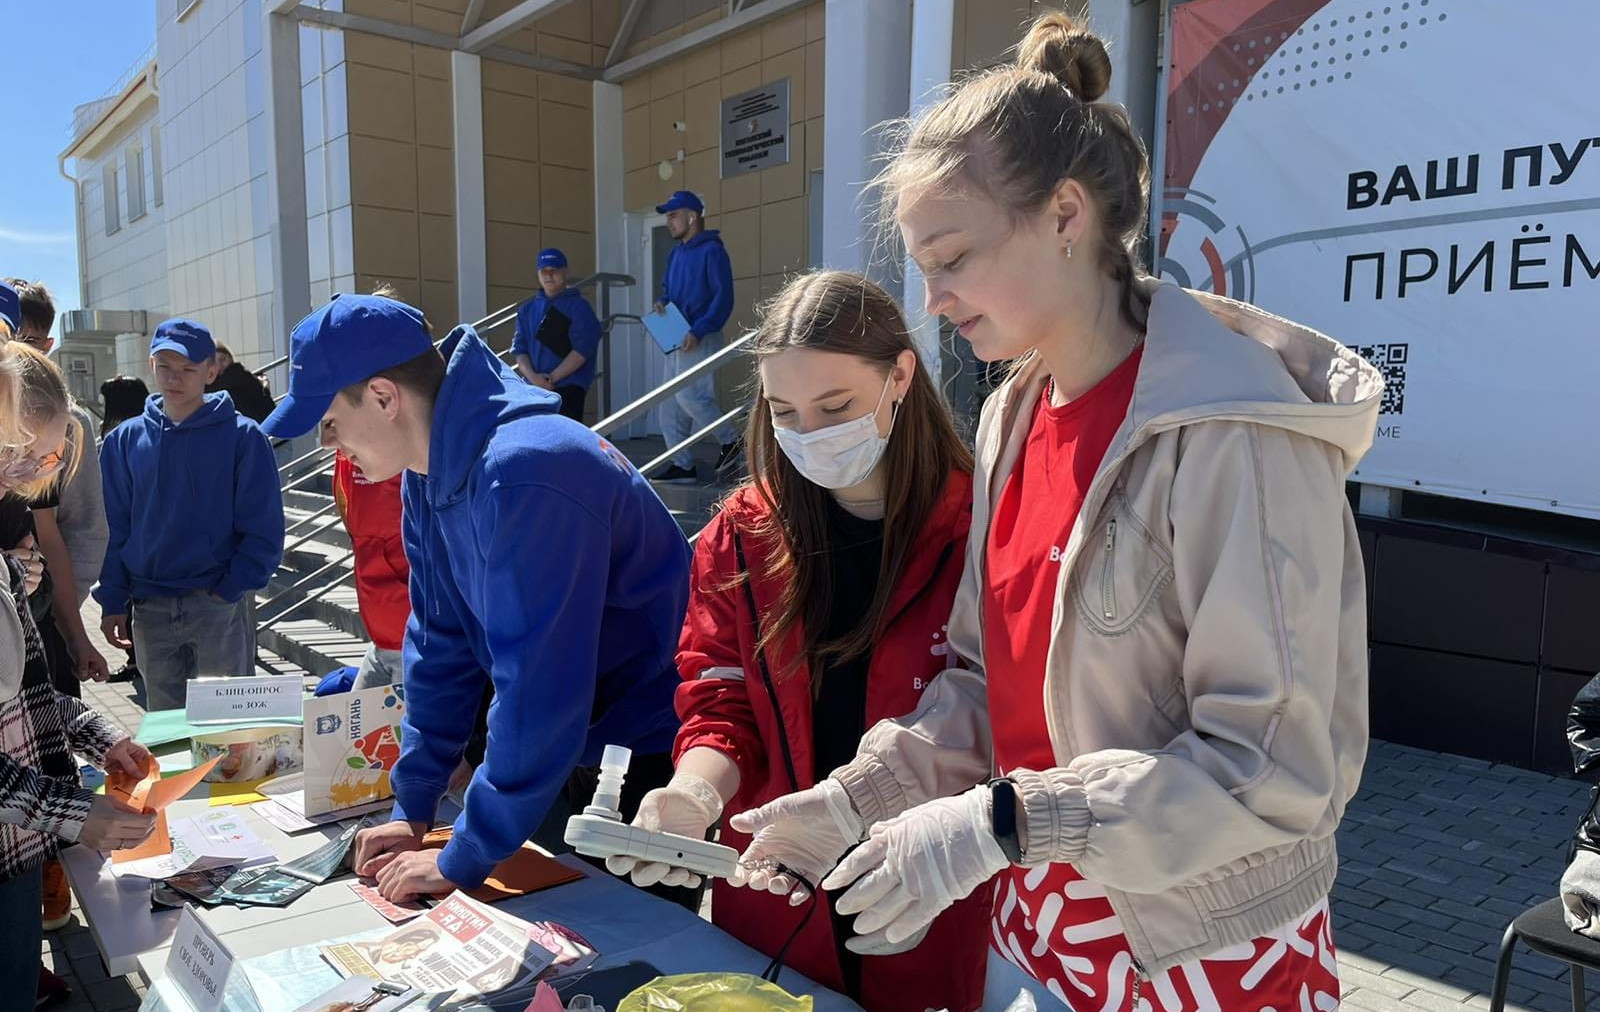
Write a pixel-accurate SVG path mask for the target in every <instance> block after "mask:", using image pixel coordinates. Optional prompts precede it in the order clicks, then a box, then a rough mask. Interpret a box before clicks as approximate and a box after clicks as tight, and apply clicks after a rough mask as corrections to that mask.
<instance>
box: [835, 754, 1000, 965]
mask: <svg viewBox="0 0 1600 1012" xmlns="http://www.w3.org/2000/svg"><path fill="white" fill-rule="evenodd" d="M991 811H992V808H991V801H990V793H989V787H988V785H987V784H980V785H979V786H977V787H974V788H972V789H971V790H969V791H967V792H966V793H965V794H958V795H957V796H955V797H953V798H940V799H939V800H937V801H929V802H927V803H925V804H921V805H918V806H917V807H915V808H913V809H911V810H909V811H907V812H905V813H903V814H901V815H898V816H896V817H894V818H893V819H888V820H886V821H884V822H880V823H878V824H877V825H876V826H873V827H872V832H871V833H870V834H868V836H867V841H866V842H865V843H863V844H862V845H861V846H860V847H857V848H856V849H855V850H854V851H853V852H852V853H851V854H850V856H849V857H847V858H845V859H844V860H843V861H842V862H840V864H839V867H837V868H835V869H834V870H833V873H832V874H830V875H829V876H828V877H827V878H826V879H823V881H822V888H824V889H826V890H828V891H830V892H831V891H833V890H836V889H843V888H844V887H845V886H850V888H849V890H848V891H847V892H845V894H844V895H842V896H840V897H839V898H838V899H837V900H835V901H834V904H833V907H834V909H835V910H837V911H838V912H839V913H841V914H855V915H856V920H855V932H856V936H857V937H855V938H852V939H850V940H849V941H848V942H846V943H845V947H846V948H848V949H850V950H852V951H854V952H860V953H864V954H869V955H870V954H876V953H881V952H885V951H896V950H898V949H900V948H902V947H903V946H904V943H906V942H907V941H910V940H912V939H913V938H915V937H916V936H917V934H918V932H921V931H925V930H927V927H928V925H929V924H931V923H932V922H933V919H934V918H935V917H936V916H938V915H939V914H940V913H942V912H943V911H944V910H946V909H947V908H948V907H949V906H950V905H951V904H953V903H954V902H955V901H956V900H959V899H961V898H963V897H965V896H967V895H969V894H970V893H971V892H972V891H973V890H974V889H976V888H978V887H979V886H981V885H983V884H984V883H985V882H987V881H989V879H990V878H992V877H994V875H995V874H996V873H998V872H1000V871H1003V870H1004V869H1005V868H1007V867H1008V866H1009V865H1010V863H1011V862H1010V861H1008V860H1006V855H1005V852H1003V851H1002V850H1001V849H1000V843H999V841H997V840H996V839H995V838H994V829H993V825H994V824H993V822H992V821H991ZM852 882H854V883H855V884H854V885H850V883H852Z"/></svg>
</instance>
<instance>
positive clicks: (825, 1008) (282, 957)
mask: <svg viewBox="0 0 1600 1012" xmlns="http://www.w3.org/2000/svg"><path fill="white" fill-rule="evenodd" d="M561 860H562V861H563V862H564V863H567V864H571V865H572V866H573V867H576V868H580V869H582V870H584V871H585V872H587V873H590V874H588V875H587V877H585V878H584V879H583V880H582V881H581V882H573V883H570V884H568V885H562V886H557V887H555V888H554V889H546V890H544V891H542V892H538V893H533V894H532V895H529V896H521V897H517V898H515V899H510V900H506V901H505V902H504V903H501V904H499V905H498V907H497V908H498V909H500V910H504V911H505V912H506V913H509V914H512V915H514V916H516V917H521V918H523V919H524V920H530V921H531V920H551V921H557V922H559V923H561V924H565V925H568V926H569V927H571V928H573V929H575V930H577V931H578V932H580V933H581V934H582V935H583V936H584V937H585V938H587V939H589V941H590V942H592V943H594V946H595V948H596V949H597V950H599V952H600V960H599V962H598V963H597V964H596V965H597V966H617V965H620V964H622V963H626V962H628V961H630V960H642V961H644V962H647V963H650V964H651V965H653V966H656V967H658V968H660V969H661V971H662V972H663V973H700V972H705V971H718V970H720V971H731V972H736V973H750V974H759V973H760V972H761V971H762V970H763V969H764V968H765V967H766V965H767V962H768V960H767V957H766V956H763V955H761V954H760V953H758V952H756V951H755V950H754V949H751V948H749V947H748V946H746V945H744V944H742V943H740V942H737V941H735V940H734V939H733V938H732V937H730V936H729V935H727V934H726V933H724V932H723V931H721V930H719V929H718V928H715V927H712V926H711V924H709V923H708V922H706V921H703V920H701V919H700V918H698V917H696V916H695V915H694V914H692V913H690V912H689V911H687V910H685V909H683V908H682V907H679V906H675V905H673V904H671V903H668V902H666V901H665V900H660V899H657V898H655V897H654V896H651V895H649V894H648V893H644V892H641V891H640V890H638V889H635V888H633V887H632V886H628V885H625V884H624V883H622V882H619V881H617V880H616V879H614V878H611V877H610V876H609V875H604V874H601V873H598V872H595V871H594V869H593V868H591V867H590V866H588V865H586V864H584V863H583V862H582V861H579V860H578V859H577V858H573V857H564V858H561ZM331 884H332V885H335V886H336V887H337V888H341V889H342V888H344V885H343V883H342V882H340V883H331ZM383 933H385V932H384V931H381V930H380V931H377V932H368V933H367V934H365V935H357V936H354V937H357V938H361V937H372V936H374V935H378V934H383ZM341 940H343V939H307V940H306V941H307V944H306V945H303V946H300V947H297V948H293V949H285V950H283V951H281V952H274V953H271V954H269V955H266V956H258V957H256V958H255V959H247V960H244V961H243V962H242V963H240V964H239V966H240V967H242V968H243V970H244V972H245V974H246V975H247V976H248V978H249V984H250V987H249V991H254V1000H252V996H251V995H250V994H249V993H248V991H247V990H246V989H245V988H242V987H239V986H237V985H236V984H235V985H233V986H230V987H229V989H228V993H227V997H226V1001H225V1003H224V1005H223V1009H224V1012H290V1010H292V1009H295V1008H298V1007H299V1006H300V1005H302V1004H304V1003H305V1002H308V1001H310V1000H311V999H313V998H315V997H316V996H317V995H319V994H321V993H322V992H324V991H326V990H327V989H328V988H330V987H332V986H333V985H334V984H336V983H338V981H339V975H338V974H337V973H335V972H334V970H333V968H332V967H331V966H329V965H328V963H327V962H326V961H325V960H323V959H322V957H321V956H320V955H319V954H318V951H317V950H318V946H320V945H324V944H327V943H328V942H330V941H341ZM238 974H239V970H238V969H235V972H234V975H235V978H237V976H238ZM780 983H781V984H782V986H783V987H784V989H785V990H787V991H789V992H790V993H792V994H809V995H811V996H812V998H813V1000H814V1003H815V1012H860V1006H858V1005H856V1004H855V1003H854V1002H852V1001H850V1000H849V999H847V998H845V997H843V996H842V995H839V994H837V993H836V992H833V991H830V990H828V989H827V988H824V987H822V986H820V985H818V984H815V983H813V982H811V981H810V980H808V979H806V978H805V977H802V976H800V975H799V974H798V973H796V972H794V971H793V970H785V971H784V972H783V976H782V978H781V980H780ZM442 1000H443V996H437V997H436V999H435V1000H434V1001H433V1002H432V1003H429V1002H428V1001H427V1000H426V999H424V1000H422V1001H418V1002H416V1003H414V1004H412V1005H410V1006H407V1012H410V1010H411V1009H427V1008H429V1007H430V1005H436V1004H438V1003H439V1002H440V1001H442ZM527 1003H528V997H527V995H525V994H524V995H522V996H521V997H519V998H509V999H506V1000H503V1001H501V1002H499V1003H494V1002H488V1003H485V1002H478V1003H474V1004H470V1005H466V1006H462V1007H463V1008H471V1009H494V1010H495V1012H522V1009H523V1008H524V1007H525V1006H526V1005H527ZM139 1008H140V1012H189V1010H188V1005H187V1004H186V1003H185V1001H184V999H183V997H182V996H181V995H180V994H178V992H177V989H176V988H175V987H173V986H172V985H171V984H170V983H169V982H167V981H166V980H160V981H157V982H156V984H155V986H153V987H152V988H151V989H150V992H149V994H148V995H147V996H146V998H145V1001H144V1004H142V1005H141V1006H140V1007H139Z"/></svg>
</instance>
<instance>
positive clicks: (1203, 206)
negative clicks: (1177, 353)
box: [1157, 0, 1600, 518]
mask: <svg viewBox="0 0 1600 1012" xmlns="http://www.w3.org/2000/svg"><path fill="white" fill-rule="evenodd" d="M1515 8H1516V15H1515V17H1507V11H1508V9H1509V8H1508V6H1507V5H1506V4H1505V3H1503V2H1498V0H1448V2H1441V0H1431V2H1430V0H1411V2H1410V3H1395V4H1392V5H1389V4H1377V5H1374V4H1371V3H1367V2H1365V0H1361V2H1358V0H1274V2H1273V3H1270V4H1268V3H1263V2H1261V0H1190V2H1187V3H1182V4H1172V5H1171V32H1170V35H1169V38H1170V39H1171V41H1172V52H1171V60H1170V66H1169V70H1168V79H1167V80H1168V86H1167V89H1166V102H1167V116H1166V123H1167V133H1166V149H1165V155H1164V158H1163V162H1164V164H1163V165H1162V167H1161V169H1162V182H1163V183H1164V187H1163V188H1162V190H1158V191H1157V192H1163V191H1164V199H1163V202H1162V205H1161V236H1160V242H1161V250H1160V256H1159V257H1158V258H1157V269H1158V270H1157V272H1158V273H1159V274H1161V275H1162V276H1163V277H1165V278H1167V279H1170V280H1173V281H1177V282H1178V283H1180V284H1183V285H1185V286H1187V287H1190V288H1195V289H1200V290H1204V291H1211V292H1215V293H1217V294H1220V295H1227V296H1230V297H1232V298H1236V299H1241V300H1243V301H1246V302H1252V303H1255V304H1256V305H1259V306H1261V307H1262V308H1263V309H1267V310H1269V311H1271V312H1274V313H1279V314H1282V315H1283V316H1287V317H1289V318H1290V319H1292V320H1296V321H1298V322H1300V323H1304V324H1306V325H1308V326H1311V327H1315V328H1317V329H1318V330H1321V331H1323V332H1325V333H1327V334H1329V335H1331V336H1332V337H1334V338H1335V339H1337V340H1339V341H1341V342H1343V343H1344V344H1346V345H1348V346H1349V347H1351V348H1353V349H1354V350H1355V351H1356V352H1358V353H1359V354H1361V355H1362V356H1364V357H1365V358H1366V359H1367V360H1368V361H1369V362H1371V363H1372V364H1373V365H1374V366H1376V367H1377V368H1378V370H1379V371H1380V372H1381V373H1382V374H1383V378H1384V382H1385V390H1384V394H1383V400H1382V404H1381V407H1380V414H1379V418H1378V431H1377V438H1376V441H1375V443H1374V445H1373V448H1372V450H1371V452H1369V453H1368V454H1367V456H1366V458H1365V459H1363V460H1362V462H1361V465H1360V467H1359V468H1358V469H1357V470H1356V472H1355V475H1354V477H1355V479H1356V480H1357V481H1362V482H1370V483H1372V484H1376V485H1383V486H1389V487H1393V488H1405V489H1415V490H1418V491H1426V492H1432V493H1435V494H1437V495H1444V496H1451V497H1455V498H1459V499H1470V500H1479V501H1487V502H1494V503H1501V504H1505V505H1509V506H1521V507H1526V508H1531V509H1538V510H1545V511H1549V512H1555V513H1566V514H1570V515H1573V516H1579V517H1592V518H1600V468H1597V467H1594V466H1593V461H1594V460H1595V455H1594V445H1593V444H1594V434H1595V433H1596V432H1597V431H1600V398H1596V397H1595V396H1594V391H1593V387H1594V377H1595V375H1596V374H1597V373H1600V341H1597V340H1595V324H1594V321H1595V320H1596V319H1600V230H1597V229H1596V216H1595V211H1596V210H1600V138H1596V137H1595V134H1596V132H1597V131H1596V130H1595V129H1594V123H1593V108H1592V99H1591V97H1590V92H1589V89H1588V87H1587V86H1585V84H1584V83H1583V82H1584V76H1583V75H1584V73H1585V68H1587V67H1588V66H1589V65H1590V64H1591V62H1592V61H1593V59H1594V53H1593V40H1594V39H1595V38H1596V36H1597V34H1600V4H1596V3H1594V2H1592V0H1544V2H1541V3H1535V4H1517V5H1515ZM1488 52H1496V53H1516V54H1524V58H1517V59H1506V60H1501V61H1497V62H1496V63H1495V70H1494V72H1493V73H1486V72H1485V71H1484V69H1483V61H1482V59H1481V58H1480V57H1481V54H1483V53H1488ZM1528 54H1532V55H1528Z"/></svg>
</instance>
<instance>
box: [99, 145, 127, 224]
mask: <svg viewBox="0 0 1600 1012" xmlns="http://www.w3.org/2000/svg"><path fill="white" fill-rule="evenodd" d="M121 176H122V170H121V169H119V168H117V166H116V164H115V163H112V164H111V165H107V166H106V167H105V168H103V169H102V170H101V171H100V182H101V186H100V188H101V189H102V190H103V191H104V196H105V200H104V204H105V210H106V235H116V233H117V230H118V229H120V228H121V227H122V206H121V202H120V201H119V200H118V199H117V189H118V187H119V185H120V183H121Z"/></svg>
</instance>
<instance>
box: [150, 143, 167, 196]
mask: <svg viewBox="0 0 1600 1012" xmlns="http://www.w3.org/2000/svg"><path fill="white" fill-rule="evenodd" d="M163 199H165V195H164V194H163V193H162V186H161V127H160V126H158V125H152V126H151V127H150V202H151V203H152V204H154V205H155V206H157V207H160V206H161V202H162V200H163Z"/></svg>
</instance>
